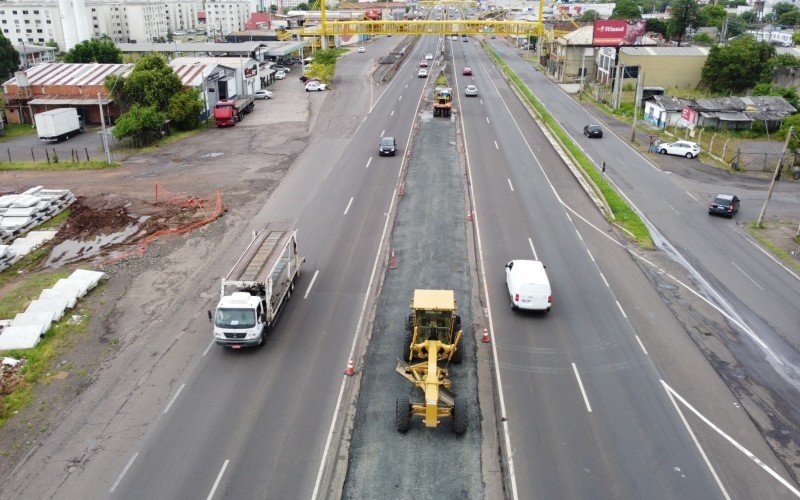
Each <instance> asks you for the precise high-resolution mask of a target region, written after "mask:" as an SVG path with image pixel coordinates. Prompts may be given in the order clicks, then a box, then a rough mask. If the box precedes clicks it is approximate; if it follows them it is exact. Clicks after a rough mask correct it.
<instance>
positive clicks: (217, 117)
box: [214, 95, 256, 127]
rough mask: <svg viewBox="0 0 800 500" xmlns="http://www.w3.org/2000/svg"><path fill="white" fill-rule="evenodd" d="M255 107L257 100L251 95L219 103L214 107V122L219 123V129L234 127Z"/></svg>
mask: <svg viewBox="0 0 800 500" xmlns="http://www.w3.org/2000/svg"><path fill="white" fill-rule="evenodd" d="M255 107H256V105H255V99H254V98H253V96H251V95H247V96H237V97H234V98H233V99H223V100H221V101H217V104H215V105H214V121H215V122H216V123H217V127H233V126H234V125H236V122H239V121H242V120H243V119H244V115H246V114H247V113H249V112H251V111H253V108H255Z"/></svg>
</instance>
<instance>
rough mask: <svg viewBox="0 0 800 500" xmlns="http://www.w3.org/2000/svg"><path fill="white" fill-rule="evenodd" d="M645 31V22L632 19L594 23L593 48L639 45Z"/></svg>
mask: <svg viewBox="0 0 800 500" xmlns="http://www.w3.org/2000/svg"><path fill="white" fill-rule="evenodd" d="M646 31H647V21H645V20H644V19H634V20H632V21H626V20H624V19H608V20H604V21H595V22H594V33H593V34H594V42H593V45H594V46H595V47H616V46H619V45H641V44H642V38H643V37H644V34H645V32H646Z"/></svg>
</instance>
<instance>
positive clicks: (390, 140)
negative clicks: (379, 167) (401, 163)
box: [378, 137, 397, 156]
mask: <svg viewBox="0 0 800 500" xmlns="http://www.w3.org/2000/svg"><path fill="white" fill-rule="evenodd" d="M395 154H397V142H396V141H395V140H394V137H383V138H382V139H381V142H380V144H378V155H380V156H394V155H395Z"/></svg>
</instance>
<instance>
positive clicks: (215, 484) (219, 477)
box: [206, 460, 230, 500]
mask: <svg viewBox="0 0 800 500" xmlns="http://www.w3.org/2000/svg"><path fill="white" fill-rule="evenodd" d="M228 462H230V460H225V463H224V464H222V469H220V471H219V474H217V480H216V481H214V486H212V487H211V491H209V492H208V497H206V500H211V499H212V498H214V492H215V491H217V486H219V482H220V480H221V479H222V475H223V474H225V469H227V468H228Z"/></svg>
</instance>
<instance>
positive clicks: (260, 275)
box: [226, 227, 292, 283]
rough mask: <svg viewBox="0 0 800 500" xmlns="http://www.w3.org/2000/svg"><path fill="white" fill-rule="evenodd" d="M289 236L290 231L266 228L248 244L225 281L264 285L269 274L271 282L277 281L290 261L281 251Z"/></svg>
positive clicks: (290, 234)
mask: <svg viewBox="0 0 800 500" xmlns="http://www.w3.org/2000/svg"><path fill="white" fill-rule="evenodd" d="M291 236H292V231H290V230H288V229H285V228H282V229H273V228H270V227H267V228H266V229H264V230H263V231H261V233H259V234H258V236H256V238H255V239H254V240H253V242H252V243H250V246H249V247H248V248H247V250H246V251H245V253H244V255H242V257H241V258H240V259H239V261H238V262H237V263H236V265H235V266H233V269H231V272H230V273H229V274H228V277H227V278H226V279H227V280H229V281H250V282H260V283H264V282H266V281H267V278H268V277H269V275H270V273H271V274H272V278H273V280H274V281H277V278H278V277H279V276H280V274H281V273H282V272H283V269H284V268H285V267H286V263H287V262H288V261H289V259H290V257H287V256H286V255H285V253H284V252H283V249H284V248H285V247H286V245H287V244H288V243H289V240H290V239H291ZM276 250H278V251H277V252H276Z"/></svg>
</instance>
